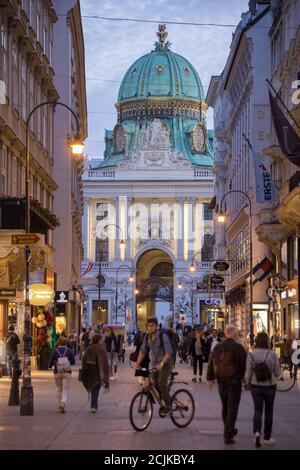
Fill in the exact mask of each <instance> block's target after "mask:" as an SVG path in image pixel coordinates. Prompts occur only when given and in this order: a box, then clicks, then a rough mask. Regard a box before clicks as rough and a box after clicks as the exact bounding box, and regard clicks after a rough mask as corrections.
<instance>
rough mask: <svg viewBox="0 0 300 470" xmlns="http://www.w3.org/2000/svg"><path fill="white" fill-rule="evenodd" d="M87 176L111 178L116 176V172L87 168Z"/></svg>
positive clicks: (91, 177) (103, 178) (101, 178)
mask: <svg viewBox="0 0 300 470" xmlns="http://www.w3.org/2000/svg"><path fill="white" fill-rule="evenodd" d="M87 175H88V178H90V179H97V180H99V179H100V180H112V179H114V178H115V177H116V172H115V171H113V170H109V171H108V170H88V171H87Z"/></svg>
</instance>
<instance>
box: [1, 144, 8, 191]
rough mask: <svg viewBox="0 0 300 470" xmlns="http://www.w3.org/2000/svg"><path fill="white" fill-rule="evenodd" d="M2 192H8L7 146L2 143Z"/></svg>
mask: <svg viewBox="0 0 300 470" xmlns="http://www.w3.org/2000/svg"><path fill="white" fill-rule="evenodd" d="M0 194H1V195H6V194H7V148H6V147H5V145H2V148H1V152H0Z"/></svg>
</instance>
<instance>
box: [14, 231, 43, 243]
mask: <svg viewBox="0 0 300 470" xmlns="http://www.w3.org/2000/svg"><path fill="white" fill-rule="evenodd" d="M39 241H40V237H39V235H38V234H37V233H18V234H14V235H12V236H11V244H12V245H34V244H35V243H37V242H39Z"/></svg>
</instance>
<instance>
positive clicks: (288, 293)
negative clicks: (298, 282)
mask: <svg viewBox="0 0 300 470" xmlns="http://www.w3.org/2000/svg"><path fill="white" fill-rule="evenodd" d="M294 297H297V290H296V289H294V288H292V289H287V290H284V291H283V292H281V298H282V299H287V298H289V299H293V298H294Z"/></svg>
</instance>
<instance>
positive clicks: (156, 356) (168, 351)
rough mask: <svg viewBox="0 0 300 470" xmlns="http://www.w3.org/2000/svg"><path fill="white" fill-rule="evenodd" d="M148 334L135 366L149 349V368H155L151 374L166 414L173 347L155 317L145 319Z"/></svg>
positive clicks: (138, 364) (168, 407)
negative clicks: (154, 371)
mask: <svg viewBox="0 0 300 470" xmlns="http://www.w3.org/2000/svg"><path fill="white" fill-rule="evenodd" d="M147 329H148V332H149V333H148V334H147V335H145V338H144V341H143V344H142V346H141V349H140V352H139V355H138V358H137V362H136V368H138V367H140V364H141V362H142V360H143V359H144V357H145V355H146V354H147V351H149V357H150V368H151V369H156V371H157V373H156V374H154V376H153V381H154V385H155V387H156V388H157V389H158V390H159V392H160V394H161V398H162V399H163V400H164V402H165V407H164V409H163V410H161V411H162V413H164V414H167V413H168V412H169V411H170V408H171V399H170V394H169V391H168V378H169V375H170V372H171V370H172V361H171V359H172V354H173V349H172V346H171V343H170V340H169V337H168V335H167V334H166V333H164V332H160V331H159V329H158V320H157V318H156V317H149V318H148V320H147Z"/></svg>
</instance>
